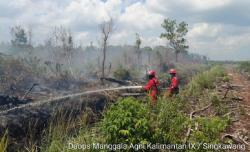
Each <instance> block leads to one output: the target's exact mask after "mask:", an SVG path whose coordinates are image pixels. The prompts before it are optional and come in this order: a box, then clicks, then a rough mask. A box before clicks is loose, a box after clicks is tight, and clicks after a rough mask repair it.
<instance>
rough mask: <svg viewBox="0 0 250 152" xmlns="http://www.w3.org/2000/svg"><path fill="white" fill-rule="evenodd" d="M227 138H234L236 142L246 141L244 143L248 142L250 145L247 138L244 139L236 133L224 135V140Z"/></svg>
mask: <svg viewBox="0 0 250 152" xmlns="http://www.w3.org/2000/svg"><path fill="white" fill-rule="evenodd" d="M225 138H230V139H232V140H233V141H234V142H236V143H244V144H246V145H248V146H250V143H248V142H247V141H246V140H244V139H243V138H239V137H238V136H236V135H232V134H224V135H223V136H222V138H221V139H222V140H224V139H225Z"/></svg>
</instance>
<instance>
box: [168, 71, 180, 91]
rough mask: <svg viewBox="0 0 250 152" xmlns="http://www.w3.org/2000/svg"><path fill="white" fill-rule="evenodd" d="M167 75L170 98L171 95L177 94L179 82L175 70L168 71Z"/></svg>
mask: <svg viewBox="0 0 250 152" xmlns="http://www.w3.org/2000/svg"><path fill="white" fill-rule="evenodd" d="M169 74H170V75H171V84H170V86H169V88H168V89H169V93H170V96H172V95H176V94H178V93H179V82H178V78H177V76H176V70H175V69H170V70H169Z"/></svg>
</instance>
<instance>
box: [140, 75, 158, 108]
mask: <svg viewBox="0 0 250 152" xmlns="http://www.w3.org/2000/svg"><path fill="white" fill-rule="evenodd" d="M159 85H160V84H159V81H158V80H157V78H152V79H150V80H149V81H148V84H147V85H146V86H144V89H145V90H147V91H150V97H151V100H152V101H153V103H155V102H156V100H157V93H158V89H157V87H158V86H159Z"/></svg>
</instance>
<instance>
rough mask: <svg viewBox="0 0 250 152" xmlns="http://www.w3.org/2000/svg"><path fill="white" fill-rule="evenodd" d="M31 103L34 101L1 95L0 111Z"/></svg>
mask: <svg viewBox="0 0 250 152" xmlns="http://www.w3.org/2000/svg"><path fill="white" fill-rule="evenodd" d="M31 101H32V99H20V98H18V97H17V96H9V95H0V110H7V109H10V108H13V107H15V106H18V105H22V104H26V103H29V102H31Z"/></svg>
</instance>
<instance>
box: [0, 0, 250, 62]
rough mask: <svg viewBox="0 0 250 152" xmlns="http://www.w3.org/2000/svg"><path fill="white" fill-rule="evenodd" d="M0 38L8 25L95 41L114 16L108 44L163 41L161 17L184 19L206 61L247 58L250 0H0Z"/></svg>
mask: <svg viewBox="0 0 250 152" xmlns="http://www.w3.org/2000/svg"><path fill="white" fill-rule="evenodd" d="M0 10H1V11H0V41H5V42H7V41H10V34H9V31H10V27H11V26H14V25H23V26H25V27H26V28H32V30H33V35H34V41H35V42H36V43H42V42H43V41H44V39H45V38H46V37H47V36H48V34H49V33H50V31H51V29H52V27H55V26H61V25H62V26H64V27H66V28H69V29H71V31H72V33H73V35H74V37H75V41H76V42H77V43H78V44H82V45H88V44H89V43H90V42H91V41H93V42H94V44H95V45H98V40H99V30H98V25H99V24H100V23H102V22H103V21H104V20H108V19H109V17H112V18H114V21H115V30H114V32H113V34H112V38H111V40H110V43H112V44H115V45H116V44H134V41H135V33H139V34H140V35H141V38H142V45H144V46H145V45H150V46H155V45H166V41H165V40H162V39H160V38H159V35H160V33H161V32H163V29H162V28H161V23H162V22H163V19H164V18H172V19H176V20H177V21H178V22H180V21H185V22H187V23H188V25H189V33H188V35H187V39H188V42H189V46H190V49H189V51H190V52H196V53H200V54H203V55H207V56H208V57H210V58H211V59H219V60H224V59H234V60H250V13H249V10H250V1H249V0H0Z"/></svg>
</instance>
